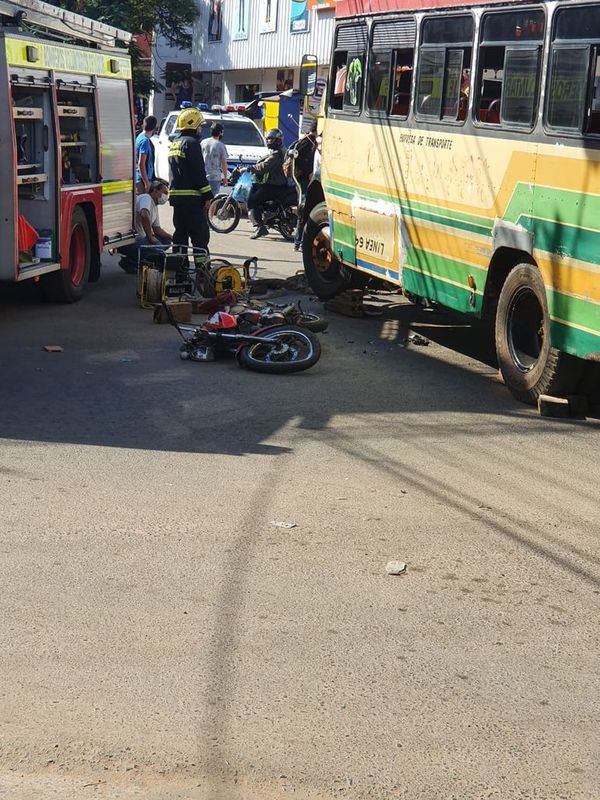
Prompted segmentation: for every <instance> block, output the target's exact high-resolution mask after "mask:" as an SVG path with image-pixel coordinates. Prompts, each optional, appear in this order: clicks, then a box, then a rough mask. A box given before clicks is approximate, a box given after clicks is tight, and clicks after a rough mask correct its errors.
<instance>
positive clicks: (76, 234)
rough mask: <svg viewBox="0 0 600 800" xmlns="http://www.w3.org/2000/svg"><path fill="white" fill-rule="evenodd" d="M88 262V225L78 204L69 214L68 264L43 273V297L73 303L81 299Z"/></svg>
mask: <svg viewBox="0 0 600 800" xmlns="http://www.w3.org/2000/svg"><path fill="white" fill-rule="evenodd" d="M91 263H92V248H91V243H90V228H89V225H88V221H87V217H86V215H85V211H84V210H83V209H82V208H81V207H80V206H77V207H76V208H75V209H74V211H73V216H72V218H71V235H70V238H69V266H68V267H67V269H61V270H58V271H57V272H50V273H49V274H47V275H43V276H42V279H41V288H42V292H43V295H44V299H46V300H48V301H49V302H51V303H76V302H77V301H78V300H81V298H82V297H83V292H84V289H85V285H86V283H87V282H88V278H89V276H90V267H91Z"/></svg>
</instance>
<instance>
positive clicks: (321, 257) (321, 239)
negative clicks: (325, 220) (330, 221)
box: [312, 225, 333, 274]
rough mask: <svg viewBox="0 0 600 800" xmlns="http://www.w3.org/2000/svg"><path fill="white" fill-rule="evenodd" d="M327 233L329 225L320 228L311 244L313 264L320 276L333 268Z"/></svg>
mask: <svg viewBox="0 0 600 800" xmlns="http://www.w3.org/2000/svg"><path fill="white" fill-rule="evenodd" d="M328 231H329V225H326V226H324V227H323V228H321V229H320V230H319V232H318V233H317V235H316V236H315V237H314V239H313V243H312V256H313V264H314V265H315V269H316V270H317V272H320V273H322V274H327V273H328V272H330V271H331V269H332V267H333V254H332V252H331V247H330V237H329V235H328Z"/></svg>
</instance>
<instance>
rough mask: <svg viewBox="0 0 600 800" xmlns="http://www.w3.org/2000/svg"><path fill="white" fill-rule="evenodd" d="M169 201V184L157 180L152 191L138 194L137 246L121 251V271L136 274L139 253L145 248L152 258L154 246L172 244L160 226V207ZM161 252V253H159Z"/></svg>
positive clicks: (146, 254) (123, 248) (130, 246)
mask: <svg viewBox="0 0 600 800" xmlns="http://www.w3.org/2000/svg"><path fill="white" fill-rule="evenodd" d="M168 199H169V184H168V183H167V182H166V181H163V180H161V179H160V178H157V179H156V180H153V181H152V182H151V184H150V191H149V192H148V193H146V192H144V194H138V196H137V197H136V200H135V223H134V224H135V232H136V233H137V235H138V238H137V241H136V243H135V244H130V245H127V246H126V247H122V248H121V249H120V250H119V253H120V254H121V256H122V258H121V261H120V262H119V266H120V267H121V269H124V270H125V272H129V273H130V274H134V273H135V272H137V267H138V252H139V249H140V247H144V251H143V252H144V256H151V255H152V251H151V250H150V249H149V248H150V247H151V246H152V245H165V244H171V237H170V236H169V234H168V233H167V231H165V230H164V229H163V228H161V226H160V219H159V216H158V207H159V206H162V205H164V204H165V203H166V202H167V201H168ZM157 252H160V251H157Z"/></svg>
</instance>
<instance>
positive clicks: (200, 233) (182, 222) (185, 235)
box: [173, 203, 210, 252]
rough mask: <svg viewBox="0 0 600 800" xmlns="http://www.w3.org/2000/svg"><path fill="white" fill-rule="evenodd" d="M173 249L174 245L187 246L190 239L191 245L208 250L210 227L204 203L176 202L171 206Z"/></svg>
mask: <svg viewBox="0 0 600 800" xmlns="http://www.w3.org/2000/svg"><path fill="white" fill-rule="evenodd" d="M173 225H174V226H175V233H174V234H173V245H174V247H173V249H174V250H175V252H176V246H177V245H179V246H180V247H188V245H189V243H190V241H191V243H192V246H193V247H196V248H202V249H203V250H206V251H207V252H208V242H209V240H210V228H209V227H208V217H207V215H206V204H205V203H203V204H202V205H199V204H197V203H196V204H193V203H178V204H177V205H176V206H173Z"/></svg>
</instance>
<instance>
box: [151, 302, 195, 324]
mask: <svg viewBox="0 0 600 800" xmlns="http://www.w3.org/2000/svg"><path fill="white" fill-rule="evenodd" d="M167 305H168V306H169V309H170V310H171V312H172V314H173V317H174V319H175V320H176V322H191V321H192V304H191V303H190V302H187V301H181V302H179V301H177V302H171V303H167ZM153 321H154V322H155V323H156V324H157V325H163V324H164V323H166V322H168V321H169V320H168V318H167V315H166V313H165V310H164V308H163V307H162V305H161V304H160V303H157V304H156V305H155V306H154V315H153Z"/></svg>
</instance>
